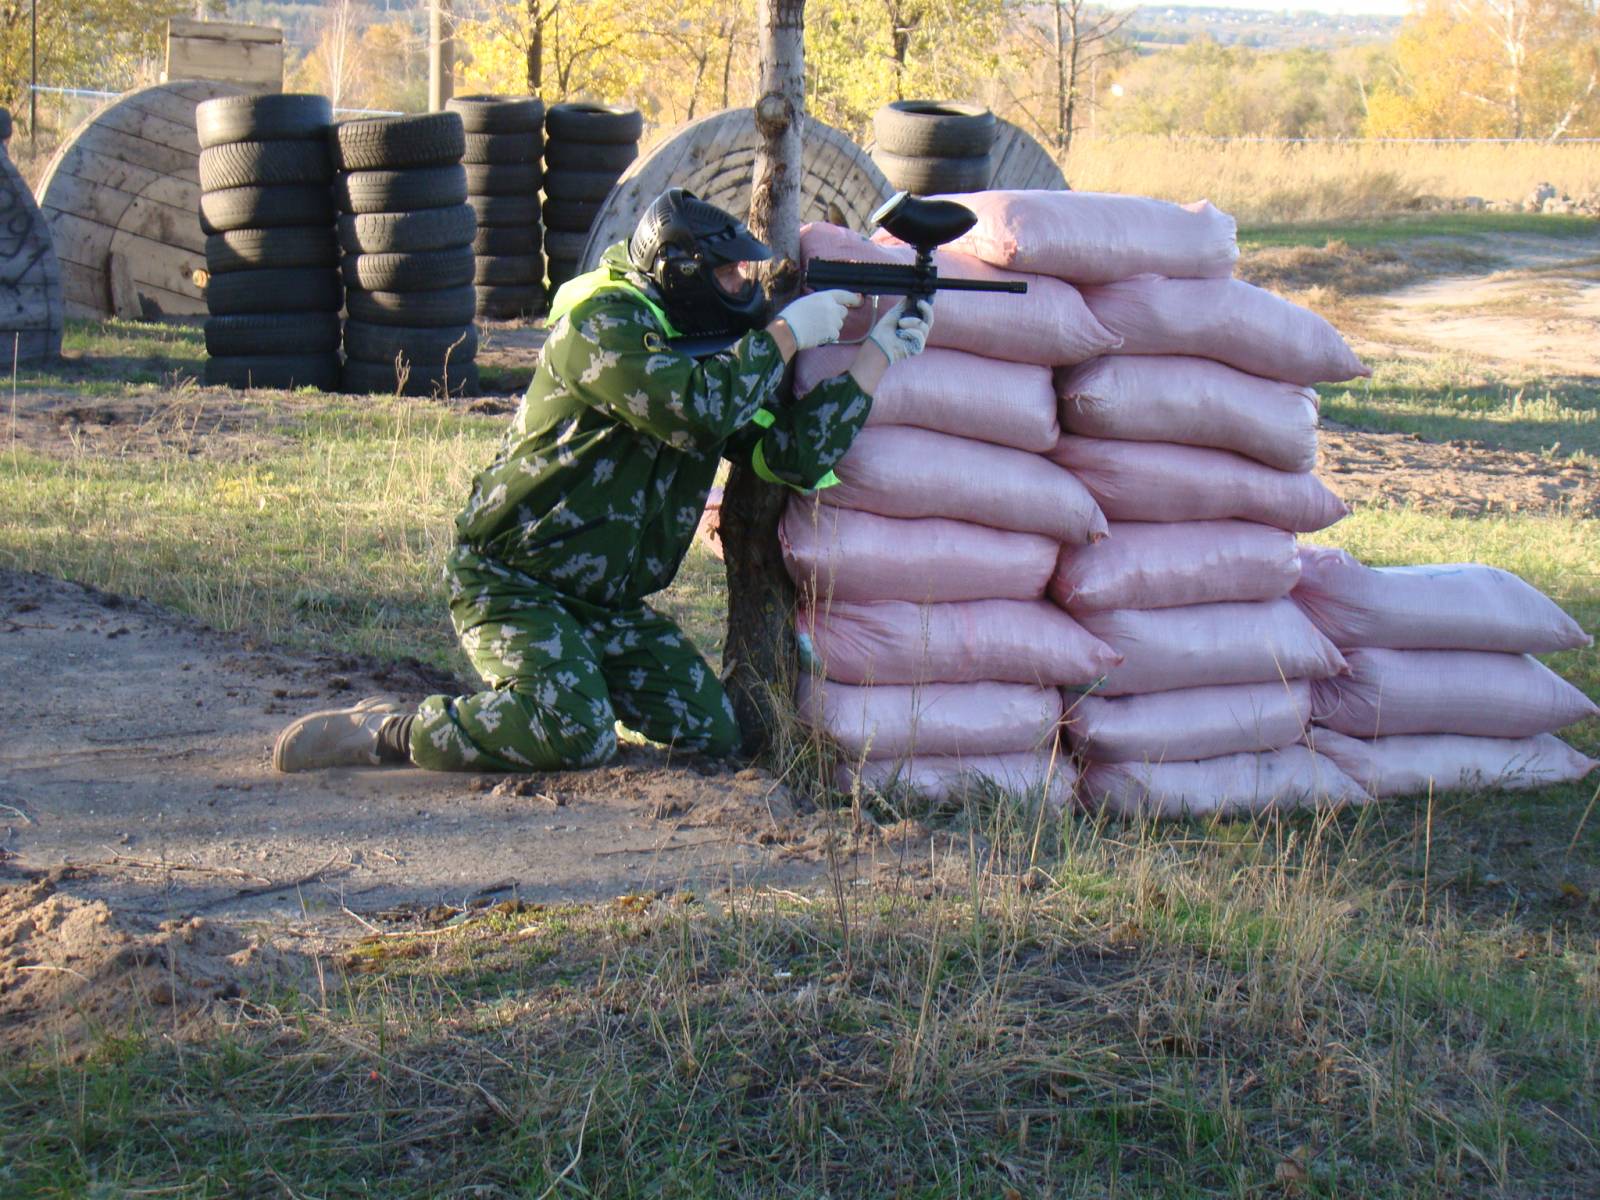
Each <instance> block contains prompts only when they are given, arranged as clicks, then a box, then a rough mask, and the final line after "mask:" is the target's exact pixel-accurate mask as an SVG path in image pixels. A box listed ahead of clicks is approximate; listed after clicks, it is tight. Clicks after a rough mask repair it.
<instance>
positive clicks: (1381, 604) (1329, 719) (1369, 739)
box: [1293, 546, 1600, 796]
mask: <svg viewBox="0 0 1600 1200" xmlns="http://www.w3.org/2000/svg"><path fill="white" fill-rule="evenodd" d="M1300 564H1301V574H1300V582H1299V584H1298V585H1297V586H1296V587H1295V590H1294V592H1293V600H1294V602H1295V603H1296V604H1297V605H1298V606H1299V607H1300V608H1301V609H1302V610H1303V611H1304V612H1305V614H1306V615H1307V616H1308V617H1309V618H1310V619H1311V621H1312V622H1313V624H1315V625H1316V626H1317V628H1318V629H1320V630H1321V631H1322V632H1323V633H1324V634H1325V635H1326V636H1327V637H1328V638H1330V639H1331V640H1332V641H1333V642H1334V644H1335V645H1337V646H1338V647H1339V648H1340V649H1341V650H1342V651H1344V654H1345V658H1346V660H1347V661H1348V662H1349V664H1350V673H1349V674H1348V675H1345V676H1341V677H1340V678H1337V679H1328V680H1323V681H1319V682H1318V683H1317V684H1315V685H1314V686H1313V689H1312V704H1311V715H1312V720H1313V722H1314V723H1315V724H1314V726H1313V728H1312V730H1311V731H1310V736H1309V738H1308V741H1309V742H1310V744H1312V745H1314V746H1315V747H1316V749H1317V752H1318V753H1319V754H1325V755H1326V756H1327V757H1329V758H1331V759H1332V760H1333V761H1334V762H1336V763H1338V764H1339V766H1340V767H1341V768H1342V769H1343V770H1344V771H1345V773H1346V774H1348V775H1349V776H1350V777H1351V778H1353V779H1354V780H1356V782H1357V783H1359V784H1361V785H1362V786H1363V787H1364V788H1366V789H1367V790H1368V791H1369V792H1371V793H1372V795H1374V796H1400V795H1410V794H1415V793H1419V792H1427V791H1429V790H1430V789H1434V790H1439V791H1452V790H1467V789H1476V788H1484V787H1496V788H1530V787H1543V786H1545V785H1547V784H1552V783H1563V782H1568V781H1571V780H1577V779H1582V778H1583V777H1584V776H1585V775H1587V774H1588V773H1589V772H1590V771H1592V770H1594V768H1595V767H1596V766H1597V765H1600V764H1597V763H1596V762H1595V761H1594V760H1593V759H1591V758H1588V757H1586V756H1585V755H1583V754H1580V753H1579V752H1578V751H1577V750H1574V749H1573V748H1572V747H1571V746H1568V745H1567V744H1566V743H1565V742H1563V741H1561V740H1560V739H1559V738H1557V737H1555V736H1554V731H1555V730H1557V729H1560V728H1562V727H1563V726H1566V725H1570V724H1572V723H1573V722H1575V721H1581V720H1584V719H1585V718H1588V717H1593V716H1594V715H1596V713H1597V712H1600V709H1597V708H1596V707H1595V705H1594V704H1593V703H1592V702H1591V701H1590V700H1589V698H1588V697H1587V696H1585V695H1584V694H1583V693H1582V692H1580V691H1578V689H1577V688H1575V687H1573V686H1572V685H1571V684H1570V683H1568V682H1567V681H1566V680H1564V679H1562V678H1561V677H1560V676H1559V675H1557V674H1556V673H1555V672H1553V671H1551V670H1550V669H1549V668H1548V667H1546V666H1545V665H1544V664H1543V663H1541V662H1539V661H1538V660H1537V659H1535V658H1533V657H1532V655H1535V654H1552V653H1555V652H1557V651H1560V650H1577V649H1581V648H1583V647H1585V646H1588V645H1590V644H1591V642H1592V640H1593V639H1591V638H1590V637H1589V635H1588V634H1586V633H1585V632H1584V631H1583V630H1582V629H1581V628H1580V627H1579V626H1578V623H1577V622H1576V621H1574V620H1573V619H1572V618H1571V617H1569V616H1568V615H1567V614H1566V613H1565V612H1563V611H1562V610H1561V609H1560V608H1559V607H1558V606H1557V605H1556V604H1555V603H1554V602H1553V601H1551V600H1550V599H1549V598H1548V597H1547V596H1545V595H1544V594H1543V593H1542V592H1540V591H1539V590H1538V589H1536V588H1534V587H1532V586H1530V585H1529V584H1527V583H1525V582H1523V581H1522V580H1521V579H1519V578H1517V576H1515V575H1512V574H1511V573H1510V572H1507V571H1502V570H1499V569H1497V568H1495V567H1487V566H1483V565H1481V564H1478V563H1450V564H1445V565H1436V566H1415V567H1383V568H1373V567H1367V566H1363V565H1362V564H1361V563H1359V562H1357V561H1356V560H1355V559H1354V558H1352V557H1351V556H1350V555H1348V554H1346V553H1345V552H1344V551H1343V550H1332V549H1327V548H1325V547H1321V546H1302V547H1301V548H1300Z"/></svg>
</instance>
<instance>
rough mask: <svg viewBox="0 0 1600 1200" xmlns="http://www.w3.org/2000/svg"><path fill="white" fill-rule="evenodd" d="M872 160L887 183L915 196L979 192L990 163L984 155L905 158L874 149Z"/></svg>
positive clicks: (982, 188) (991, 169)
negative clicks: (973, 156) (972, 156)
mask: <svg viewBox="0 0 1600 1200" xmlns="http://www.w3.org/2000/svg"><path fill="white" fill-rule="evenodd" d="M872 161H873V162H874V163H876V164H877V166H878V170H880V171H882V172H883V174H884V178H886V179H887V180H888V181H889V186H891V187H893V188H894V189H896V190H897V191H905V192H910V193H912V194H913V195H917V196H931V195H936V194H940V193H944V192H981V191H983V190H984V189H985V188H987V187H988V186H989V176H990V174H991V173H992V172H993V170H994V167H993V164H992V163H991V162H990V161H989V156H988V155H987V154H981V155H978V156H977V157H975V158H906V157H904V156H902V155H899V154H890V153H889V152H888V151H886V150H874V151H873V152H872Z"/></svg>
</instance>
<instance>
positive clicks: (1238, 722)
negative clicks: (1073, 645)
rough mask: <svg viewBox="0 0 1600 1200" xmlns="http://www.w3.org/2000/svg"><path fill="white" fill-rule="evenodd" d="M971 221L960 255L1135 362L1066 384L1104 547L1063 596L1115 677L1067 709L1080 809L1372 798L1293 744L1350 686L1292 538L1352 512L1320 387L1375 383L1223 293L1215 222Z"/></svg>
mask: <svg viewBox="0 0 1600 1200" xmlns="http://www.w3.org/2000/svg"><path fill="white" fill-rule="evenodd" d="M961 199H962V201H963V202H964V203H966V204H968V205H969V206H970V207H972V208H973V210H974V211H975V212H976V213H977V214H978V223H977V225H976V227H975V228H974V229H973V230H972V232H971V233H970V234H968V235H967V236H966V237H964V238H962V239H960V240H959V241H957V242H954V243H952V245H951V248H952V249H953V250H956V251H960V252H966V253H971V254H973V255H975V256H977V257H979V258H981V259H982V260H984V261H985V262H987V263H988V264H990V265H991V266H993V267H995V268H997V269H1006V270H1015V271H1025V272H1033V273H1037V274H1041V275H1045V276H1048V277H1052V278H1055V279H1059V280H1062V281H1064V282H1070V283H1072V284H1074V285H1076V286H1078V287H1079V288H1081V292H1080V294H1081V295H1082V296H1083V298H1084V301H1085V303H1086V304H1087V305H1088V307H1089V310H1090V312H1091V313H1093V314H1094V316H1095V318H1096V319H1097V320H1098V321H1099V322H1100V324H1101V325H1102V326H1103V327H1104V328H1105V329H1107V330H1108V331H1110V332H1111V333H1112V334H1113V335H1114V336H1115V337H1116V338H1117V339H1118V341H1119V342H1120V344H1119V345H1117V346H1114V347H1111V348H1109V349H1108V350H1107V351H1106V353H1104V354H1103V355H1100V356H1097V357H1094V358H1092V359H1089V360H1087V361H1085V362H1083V363H1081V364H1079V365H1076V366H1072V367H1061V368H1060V369H1058V370H1057V371H1056V373H1055V383H1056V388H1057V393H1058V397H1059V401H1060V422H1061V426H1062V429H1063V437H1062V438H1061V439H1060V441H1059V442H1058V443H1057V445H1056V446H1055V447H1054V449H1053V450H1051V451H1050V453H1049V457H1050V458H1051V459H1052V460H1053V461H1054V462H1056V463H1058V464H1060V465H1061V466H1063V467H1066V468H1067V469H1068V470H1069V471H1071V472H1072V474H1073V475H1075V476H1076V477H1077V478H1078V480H1079V481H1080V482H1081V483H1083V484H1084V485H1085V486H1086V487H1087V488H1088V490H1089V492H1090V494H1091V495H1093V496H1094V498H1095V500H1096V501H1097V503H1098V504H1099V506H1100V508H1101V511H1102V512H1103V513H1104V515H1105V517H1106V519H1107V521H1108V532H1109V536H1108V537H1107V538H1106V539H1105V540H1102V541H1099V542H1096V543H1094V544H1091V545H1071V544H1067V545H1064V546H1063V549H1062V551H1061V554H1060V557H1059V561H1058V563H1057V565H1056V569H1055V571H1054V572H1053V574H1052V577H1051V580H1050V584H1049V588H1048V594H1049V596H1050V598H1051V599H1052V600H1054V601H1055V602H1056V603H1057V604H1058V605H1059V606H1060V607H1061V608H1062V609H1063V610H1064V611H1066V612H1067V613H1069V614H1070V615H1071V616H1072V617H1073V618H1075V619H1076V620H1077V621H1078V622H1079V623H1080V624H1081V625H1082V626H1083V627H1084V628H1085V629H1087V630H1088V631H1089V632H1090V633H1092V634H1094V635H1095V636H1096V637H1098V638H1100V639H1101V640H1102V641H1103V642H1105V643H1106V644H1107V645H1108V646H1110V647H1111V648H1112V649H1113V650H1114V651H1116V652H1117V653H1118V654H1120V655H1122V656H1123V662H1122V663H1121V664H1120V665H1118V666H1117V667H1115V668H1114V669H1112V670H1111V671H1110V672H1109V673H1108V675H1107V677H1106V679H1105V680H1104V681H1103V682H1102V683H1101V684H1100V685H1099V686H1098V687H1096V688H1094V689H1093V690H1092V692H1089V693H1087V694H1083V695H1068V697H1067V704H1068V709H1067V712H1066V717H1065V719H1066V729H1067V737H1068V743H1069V745H1070V747H1071V748H1072V750H1073V751H1074V753H1075V755H1076V756H1077V757H1078V758H1079V759H1081V760H1082V762H1083V764H1084V767H1083V775H1082V779H1081V785H1080V791H1081V795H1082V797H1083V799H1084V800H1085V801H1086V802H1087V803H1089V804H1090V805H1092V806H1096V807H1106V808H1110V809H1112V810H1114V811H1117V812H1122V813H1133V812H1144V813H1151V814H1154V815H1163V816H1168V815H1181V814H1189V813H1209V812H1217V811H1228V810H1245V811H1253V810H1259V809H1264V808H1269V807H1287V806H1294V805H1299V804H1308V803H1344V802H1349V801H1353V800H1357V799H1360V798H1362V795H1363V793H1362V792H1361V789H1360V788H1358V787H1357V786H1356V785H1355V784H1354V783H1353V782H1352V781H1351V780H1350V779H1349V778H1348V777H1347V776H1346V775H1345V774H1344V773H1343V772H1342V771H1340V770H1339V769H1338V768H1337V767H1336V766H1335V765H1334V764H1333V763H1331V762H1329V761H1328V760H1326V759H1323V758H1320V757H1318V756H1317V755H1316V754H1315V753H1314V752H1313V751H1311V750H1309V749H1307V748H1306V747H1305V746H1304V745H1303V744H1302V742H1303V738H1304V734H1305V729H1306V726H1307V724H1308V722H1309V719H1310V706H1311V684H1312V681H1313V680H1319V679H1324V678H1327V677H1330V676H1334V675H1336V674H1338V673H1339V672H1341V671H1343V670H1345V663H1344V659H1343V658H1342V657H1341V656H1340V654H1339V652H1338V650H1337V649H1336V648H1335V647H1334V646H1333V645H1332V643H1330V642H1329V641H1328V639H1327V638H1325V637H1324V636H1323V635H1322V634H1320V633H1319V632H1318V631H1317V630H1316V628H1315V627H1314V626H1313V625H1312V624H1311V623H1310V622H1309V621H1308V620H1307V619H1306V618H1305V616H1304V615H1303V614H1302V613H1301V612H1300V610H1299V609H1298V608H1297V607H1296V606H1295V605H1294V604H1293V602H1292V601H1290V600H1289V599H1288V598H1287V597H1288V595H1289V592H1290V591H1291V589H1293V587H1294V585H1295V582H1296V580H1297V579H1298V577H1299V560H1298V556H1297V553H1296V547H1295V534H1296V533H1300V532H1310V531H1313V530H1317V529H1322V528H1325V527H1326V526H1328V525H1331V524H1332V523H1333V522H1335V521H1337V520H1338V519H1339V518H1340V517H1342V516H1344V514H1345V512H1346V509H1345V507H1344V505H1343V504H1342V503H1341V502H1340V501H1339V499H1338V498H1337V497H1336V496H1334V495H1333V493H1332V492H1330V491H1329V490H1328V489H1327V488H1326V487H1325V486H1324V485H1323V484H1322V483H1321V481H1320V480H1318V479H1317V478H1316V476H1315V475H1313V474H1312V473H1311V472H1312V469H1313V467H1314V466H1315V464H1316V453H1317V441H1316V438H1317V434H1316V428H1317V398H1316V393H1315V392H1314V391H1312V389H1311V387H1310V386H1309V385H1311V384H1313V383H1316V382H1321V381H1331V380H1338V379H1348V378H1350V377H1352V376H1355V375H1363V374H1366V369H1365V368H1364V367H1363V366H1362V364H1361V362H1360V361H1359V360H1358V359H1357V358H1356V357H1355V355H1354V354H1353V353H1352V352H1351V351H1350V349H1349V347H1348V346H1346V345H1345V343H1344V341H1343V340H1342V339H1341V338H1340V337H1339V335H1338V334H1337V333H1336V332H1335V331H1334V330H1333V328H1332V327H1331V326H1329V325H1328V323H1327V322H1326V321H1324V320H1323V319H1322V318H1321V317H1319V316H1317V315H1316V314H1314V313H1311V312H1309V311H1307V310H1305V309H1303V308H1300V307H1298V306H1296V305H1293V304H1290V303H1289V302H1288V301H1285V300H1283V299H1281V298H1279V297H1277V296H1274V295H1273V294H1271V293H1270V292H1266V291H1263V290H1261V289H1260V288H1256V287H1253V286H1251V285H1250V284H1247V283H1244V282H1241V281H1239V280H1235V279H1232V278H1231V275H1232V270H1233V264H1234V261H1235V259H1236V258H1237V255H1238V251H1237V246H1236V243H1235V236H1234V234H1235V230H1234V223H1233V220H1232V218H1230V217H1228V216H1226V215H1225V214H1223V213H1221V212H1218V211H1217V210H1216V209H1215V208H1213V207H1212V206H1211V205H1210V204H1206V203H1200V204H1195V205H1187V206H1179V205H1174V204H1167V203H1163V202H1160V201H1155V200H1148V199H1144V198H1140V197H1134V196H1107V195H1094V194H1086V193H1078V192H990V193H985V194H982V195H976V196H970V197H962V198H961Z"/></svg>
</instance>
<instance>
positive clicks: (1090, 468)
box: [1050, 436, 1350, 533]
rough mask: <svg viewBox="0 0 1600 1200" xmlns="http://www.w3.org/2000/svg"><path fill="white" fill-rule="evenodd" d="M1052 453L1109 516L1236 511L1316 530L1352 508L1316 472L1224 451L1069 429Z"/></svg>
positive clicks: (1218, 515)
mask: <svg viewBox="0 0 1600 1200" xmlns="http://www.w3.org/2000/svg"><path fill="white" fill-rule="evenodd" d="M1050 458H1051V459H1052V460H1053V461H1055V462H1057V463H1060V464H1061V465H1062V466H1063V467H1065V468H1066V469H1067V470H1069V471H1071V472H1072V473H1073V474H1074V475H1076V476H1077V477H1078V479H1079V481H1080V482H1081V483H1082V484H1083V486H1084V487H1086V488H1088V489H1089V494H1090V495H1092V496H1093V497H1094V498H1095V499H1096V500H1097V501H1098V502H1099V504H1100V511H1102V512H1103V513H1105V515H1106V519H1107V520H1108V521H1215V520H1222V519H1225V518H1229V517H1234V518H1237V519H1239V520H1241V521H1257V522H1259V523H1261V524H1263V525H1276V526H1277V527H1278V528H1279V529H1290V530H1293V531H1294V532H1296V533H1313V532H1315V531H1316V530H1318V529H1326V528H1327V527H1328V526H1329V525H1332V524H1333V523H1334V522H1335V521H1337V520H1339V519H1340V518H1341V517H1344V516H1345V515H1347V514H1348V513H1349V511H1350V510H1349V509H1348V508H1346V507H1345V505H1344V501H1342V500H1340V499H1339V497H1337V496H1335V495H1334V494H1333V493H1332V492H1330V491H1329V490H1328V488H1327V485H1326V484H1324V483H1323V482H1322V481H1321V480H1320V479H1318V478H1317V477H1316V476H1315V475H1308V474H1305V473H1303V472H1299V471H1279V470H1276V469H1274V468H1272V467H1266V466H1262V465H1261V464H1260V463H1258V462H1253V461H1251V460H1250V459H1248V458H1244V457H1242V456H1241V455H1238V454H1233V453H1230V452H1229V451H1227V450H1208V449H1205V448H1203V447H1200V446H1176V445H1172V444H1170V443H1167V442H1119V441H1114V440H1112V439H1110V438H1088V437H1074V436H1068V437H1063V438H1062V439H1061V440H1060V441H1059V442H1057V443H1056V447H1055V449H1054V450H1052V451H1050Z"/></svg>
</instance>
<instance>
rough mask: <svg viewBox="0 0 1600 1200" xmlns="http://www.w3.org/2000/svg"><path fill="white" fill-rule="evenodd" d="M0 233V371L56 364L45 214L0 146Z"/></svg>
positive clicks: (57, 286)
mask: <svg viewBox="0 0 1600 1200" xmlns="http://www.w3.org/2000/svg"><path fill="white" fill-rule="evenodd" d="M4 111H5V110H4V109H0V112H4ZM9 119H10V114H7V120H8V121H9ZM0 230H4V231H5V237H4V238H0V279H4V280H5V283H6V286H5V288H4V289H0V366H10V365H11V364H12V363H25V362H38V361H40V360H41V359H52V358H55V357H57V356H58V355H60V353H61V329H62V324H63V320H62V318H63V313H62V304H61V263H60V262H59V260H57V258H56V252H55V248H54V246H53V245H52V243H51V237H50V227H49V226H48V225H47V224H45V219H44V214H42V213H41V212H40V211H39V206H38V205H37V204H35V203H34V201H33V193H32V192H30V191H29V190H28V185H27V183H25V182H24V181H23V178H22V175H21V173H20V172H19V171H18V170H17V168H16V166H15V165H14V164H13V163H12V161H11V158H10V156H9V155H8V154H7V153H6V151H5V149H4V146H3V145H0Z"/></svg>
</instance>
